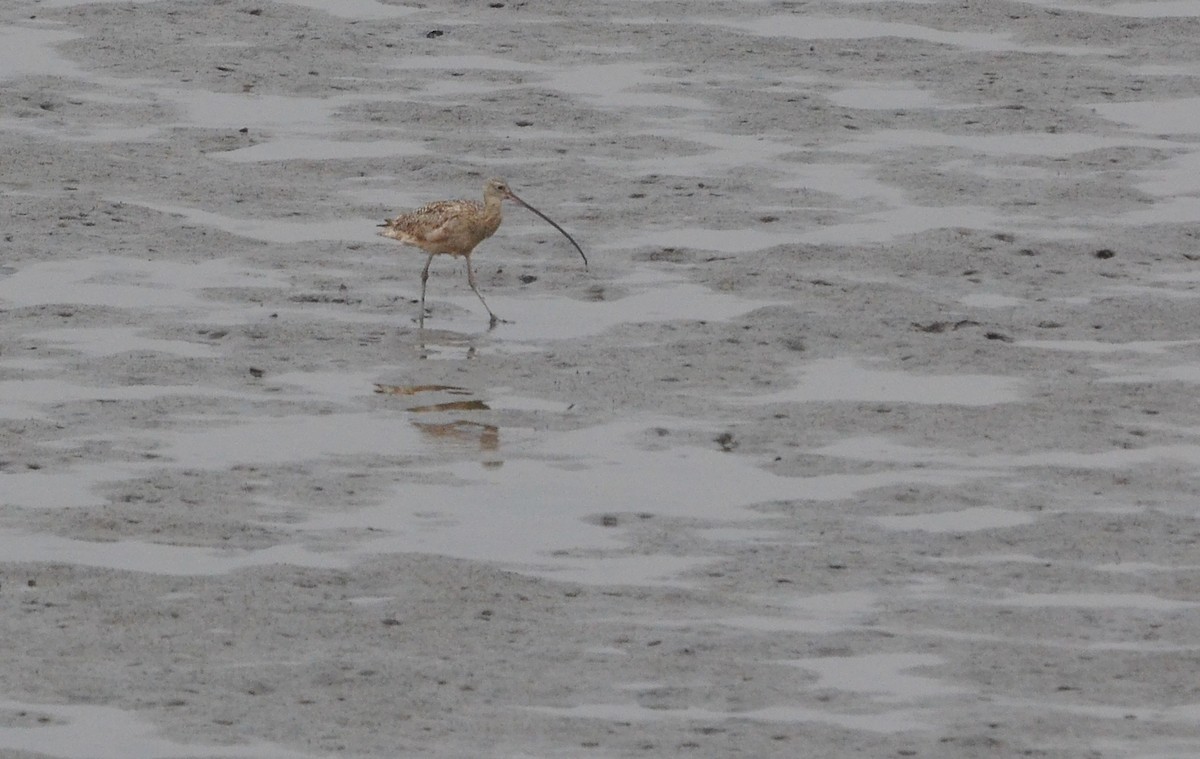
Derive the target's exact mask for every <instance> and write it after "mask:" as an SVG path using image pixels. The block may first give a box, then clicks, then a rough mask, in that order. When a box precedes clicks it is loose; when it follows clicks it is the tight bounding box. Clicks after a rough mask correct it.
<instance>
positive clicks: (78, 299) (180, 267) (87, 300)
mask: <svg viewBox="0 0 1200 759" xmlns="http://www.w3.org/2000/svg"><path fill="white" fill-rule="evenodd" d="M223 287H280V288H282V287H288V283H287V281H286V279H285V275H284V273H283V272H275V271H266V270H262V269H251V268H249V267H247V266H245V265H244V264H243V263H242V262H240V261H237V260H235V259H229V258H218V259H214V260H208V261H199V262H196V263H178V262H172V261H156V260H143V259H135V258H120V257H117V256H95V257H92V258H80V259H74V260H66V261H47V262H42V263H34V264H29V265H28V266H24V267H22V268H21V269H20V270H19V271H17V272H16V273H15V274H13V275H11V276H9V277H5V278H3V279H0V304H3V305H4V306H6V307H8V308H26V307H29V306H42V305H51V304H58V303H62V304H75V305H87V306H107V307H111V308H124V309H131V310H132V309H165V310H172V311H178V310H180V309H190V308H205V309H210V308H211V305H212V304H211V301H209V300H207V299H206V298H205V297H204V295H203V293H202V291H203V290H204V289H206V288H223Z"/></svg>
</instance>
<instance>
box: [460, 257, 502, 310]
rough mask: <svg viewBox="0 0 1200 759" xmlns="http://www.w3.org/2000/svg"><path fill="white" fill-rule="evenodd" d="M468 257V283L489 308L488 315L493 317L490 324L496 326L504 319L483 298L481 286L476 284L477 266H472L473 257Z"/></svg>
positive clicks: (481, 301) (480, 300)
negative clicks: (494, 312)
mask: <svg viewBox="0 0 1200 759" xmlns="http://www.w3.org/2000/svg"><path fill="white" fill-rule="evenodd" d="M466 258H467V284H469V285H470V286H471V289H472V290H474V291H475V294H476V295H478V296H479V302H480V303H482V304H483V307H484V308H486V309H487V312H488V316H490V317H491V318H492V320H491V322H490V325H491V326H493V327H495V326H496V324H497V323H499V322H502V321H504V320H503V319H501V318H500V317H499V316H496V315H495V314H493V313H492V309H490V308H488V304H487V301H486V300H484V299H483V293H481V292H479V288H478V287H476V285H475V268H474V267H473V266H471V257H470V256H467V257H466Z"/></svg>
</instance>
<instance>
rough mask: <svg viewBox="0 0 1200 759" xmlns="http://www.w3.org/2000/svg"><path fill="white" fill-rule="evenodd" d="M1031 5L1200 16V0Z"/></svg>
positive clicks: (1049, 0)
mask: <svg viewBox="0 0 1200 759" xmlns="http://www.w3.org/2000/svg"><path fill="white" fill-rule="evenodd" d="M1030 4H1031V5H1036V6H1041V7H1043V8H1052V9H1054V10H1063V11H1072V12H1074V13H1098V14H1102V15H1105V16H1127V17H1130V18H1189V17H1194V16H1200V0H1137V1H1136V2H1123V3H1114V4H1112V5H1079V4H1076V3H1064V2H1061V0H1031V2H1030Z"/></svg>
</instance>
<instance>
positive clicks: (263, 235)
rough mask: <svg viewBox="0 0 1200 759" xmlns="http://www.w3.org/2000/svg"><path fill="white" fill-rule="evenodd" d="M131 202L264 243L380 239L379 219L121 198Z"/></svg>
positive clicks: (375, 240) (189, 222) (373, 240)
mask: <svg viewBox="0 0 1200 759" xmlns="http://www.w3.org/2000/svg"><path fill="white" fill-rule="evenodd" d="M122 202H124V203H128V204H130V205H136V206H141V207H143V208H149V209H150V210H152V211H157V212H159V213H165V214H171V215H172V216H179V217H182V219H183V220H184V223H187V224H196V225H199V226H203V227H212V228H213V229H219V230H221V231H222V232H228V233H229V234H231V235H237V236H238V237H245V238H247V239H250V240H260V241H262V242H272V243H285V244H293V243H299V242H312V241H317V240H338V241H353V242H370V243H374V242H378V241H379V235H377V234H376V232H377V230H376V228H375V226H376V224H378V223H379V222H377V221H374V220H371V219H363V218H350V219H346V218H336V219H316V220H310V219H307V218H305V217H300V218H293V219H261V218H260V219H254V218H240V217H235V216H225V215H224V214H219V213H213V212H211V211H203V210H200V209H198V208H189V207H187V206H177V205H169V204H166V203H155V202H153V201H147V200H138V199H136V198H122Z"/></svg>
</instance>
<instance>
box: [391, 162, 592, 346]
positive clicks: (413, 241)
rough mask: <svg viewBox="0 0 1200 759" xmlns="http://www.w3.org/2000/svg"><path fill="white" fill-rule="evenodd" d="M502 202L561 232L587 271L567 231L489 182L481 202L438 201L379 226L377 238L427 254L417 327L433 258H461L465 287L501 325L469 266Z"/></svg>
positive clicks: (488, 234)
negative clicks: (525, 210)
mask: <svg viewBox="0 0 1200 759" xmlns="http://www.w3.org/2000/svg"><path fill="white" fill-rule="evenodd" d="M505 199H508V200H512V201H514V202H516V203H520V204H521V205H523V206H525V207H526V208H528V209H529V210H530V211H533V212H534V213H535V214H537V215H538V216H541V217H542V218H543V219H545V220H546V221H547V222H549V223H550V224H551V225H552V226H553V227H554V228H555V229H557V230H558V231H559V232H562V233H563V235H565V236H566V238H567V239H568V240H570V241H571V244H572V245H574V246H575V249H576V250H578V251H579V255H580V256H583V266H584V268H587V256H584V255H583V249H582V248H580V247H579V243H577V242H575V238H573V237H571V236H570V235H569V234H567V232H566V230H564V229H563V228H562V227H560V226H558V225H557V224H555V223H554V222H553V221H551V219H550V218H549V217H548V216H546V215H545V214H544V213H542V212H541V211H539V210H537V209H536V208H534V207H533V206H531V205H529V204H528V203H526V202H525V201H523V200H521V199H520V198H518V197H517V196H516V195H514V194H513V192H512V190H510V189H508V185H507V184H506V183H505V181H504V180H503V179H489V180H488V181H487V182H486V183H485V184H484V186H483V202H482V203H477V202H476V201H473V200H439V201H437V202H435V203H430V204H428V205H425V206H422V207H421V208H418V209H417V210H415V211H412V212H411V213H406V214H401V215H399V216H397V217H395V218H393V219H388V220H387V221H385V222H384V223H383V224H380V225H379V226H381V227H383V229H382V231H380V233H379V234H381V235H383V236H384V237H390V238H392V239H393V240H399V241H400V242H402V243H404V244H405V245H412V246H414V247H417V248H420V249H421V250H423V251H425V252H426V253H428V254H429V258H427V259H426V260H425V268H424V269H422V270H421V316H420V325H421V327H422V328H423V327H424V326H425V285H426V283H427V282H428V281H429V265H430V264H431V263H433V257H434V256H436V255H450V256H462V257H463V258H465V259H466V261H467V283H468V284H470V285H471V289H472V290H474V291H475V295H477V296H479V302H480V303H482V304H483V307H484V308H485V309H487V312H488V316H489V317H491V324H492V326H493V327H494V326H495V325H496V323H497V322H499V321H502V319H500V318H499V317H497V316H496V315H495V314H494V313H492V309H490V308H488V304H487V301H485V300H484V299H483V295H482V294H480V292H479V288H478V287H477V286H476V285H475V272H474V270H473V268H472V266H471V252H472V251H474V250H475V247H476V246H477V245H479V243H481V242H483V241H484V240H486V239H487V238H489V237H491V236H492V235H493V234H495V233H496V230H497V229H499V228H500V222H501V220H502V213H501V204H502V203H503V202H504V200H505Z"/></svg>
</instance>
